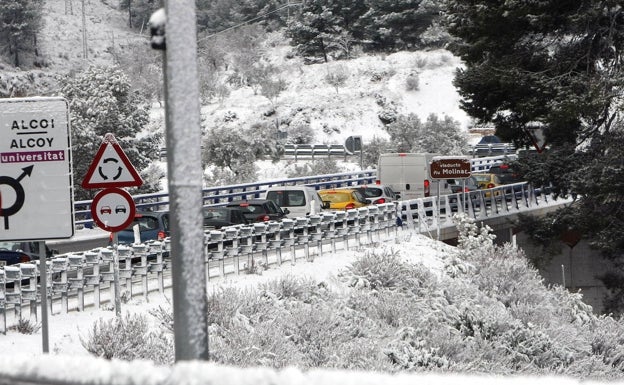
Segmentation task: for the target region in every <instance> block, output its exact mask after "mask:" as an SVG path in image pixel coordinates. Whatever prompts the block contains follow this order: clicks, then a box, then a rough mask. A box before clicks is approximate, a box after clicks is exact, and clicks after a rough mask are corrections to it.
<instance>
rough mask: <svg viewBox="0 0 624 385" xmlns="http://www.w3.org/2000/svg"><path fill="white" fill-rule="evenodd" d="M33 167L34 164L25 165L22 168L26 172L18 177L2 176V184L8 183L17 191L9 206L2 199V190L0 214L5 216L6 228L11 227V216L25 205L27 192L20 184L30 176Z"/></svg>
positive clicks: (0, 184)
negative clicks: (25, 192) (5, 205)
mask: <svg viewBox="0 0 624 385" xmlns="http://www.w3.org/2000/svg"><path fill="white" fill-rule="evenodd" d="M33 167H34V166H28V167H24V168H23V169H22V170H23V171H24V172H23V173H22V174H21V175H20V176H18V177H17V178H11V177H10V176H0V186H2V185H7V186H9V187H11V188H12V189H13V190H14V191H15V201H14V202H13V204H12V205H11V206H9V207H4V206H3V201H2V190H0V216H2V217H4V229H5V230H8V229H9V217H10V216H11V215H13V214H15V213H17V212H18V211H20V209H21V208H22V206H23V205H24V200H25V194H24V188H23V187H22V185H21V184H20V181H21V180H22V179H24V178H25V177H26V176H30V174H31V173H32V169H33Z"/></svg>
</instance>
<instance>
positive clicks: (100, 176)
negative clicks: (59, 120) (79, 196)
mask: <svg viewBox="0 0 624 385" xmlns="http://www.w3.org/2000/svg"><path fill="white" fill-rule="evenodd" d="M142 184H143V180H142V179H141V177H140V176H139V174H138V173H137V171H136V169H135V168H134V166H133V165H132V163H130V160H129V159H128V157H127V156H126V154H125V153H124V152H123V150H122V149H121V146H119V143H117V140H116V139H115V137H114V136H113V134H111V133H108V134H106V135H104V140H103V141H102V144H101V145H100V148H99V149H98V152H97V154H95V157H94V159H93V162H91V166H89V170H88V171H87V174H86V175H85V177H84V179H83V180H82V187H84V188H104V190H102V191H100V192H98V193H97V194H96V195H95V198H93V201H92V202H91V217H92V218H93V220H94V221H95V223H96V224H97V225H98V226H99V227H100V228H102V229H104V230H106V231H110V232H111V233H112V235H113V249H114V254H113V259H114V262H113V265H114V267H113V276H114V282H113V284H114V285H115V286H114V287H115V312H116V314H117V316H118V317H119V316H121V298H120V289H119V252H118V249H117V247H118V245H117V243H118V237H117V232H118V231H119V230H123V229H124V228H126V227H127V226H129V225H130V224H131V223H132V221H133V220H134V216H135V214H136V206H135V204H134V200H133V199H132V196H131V195H130V194H129V193H128V192H127V191H126V190H122V189H121V188H120V187H134V186H136V187H138V186H141V185H142Z"/></svg>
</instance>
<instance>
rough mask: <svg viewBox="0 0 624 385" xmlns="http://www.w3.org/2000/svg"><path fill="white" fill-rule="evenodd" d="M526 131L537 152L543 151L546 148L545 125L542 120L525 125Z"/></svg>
mask: <svg viewBox="0 0 624 385" xmlns="http://www.w3.org/2000/svg"><path fill="white" fill-rule="evenodd" d="M525 132H526V133H527V135H528V136H529V139H531V142H532V143H533V146H534V147H535V149H536V150H537V152H538V153H542V151H544V148H546V135H545V132H544V125H543V124H542V123H540V122H529V123H527V124H526V126H525Z"/></svg>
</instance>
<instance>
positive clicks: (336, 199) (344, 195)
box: [321, 191, 351, 203]
mask: <svg viewBox="0 0 624 385" xmlns="http://www.w3.org/2000/svg"><path fill="white" fill-rule="evenodd" d="M321 196H322V197H323V200H325V201H330V202H331V203H344V202H349V201H350V200H351V194H350V193H349V192H347V191H344V192H333V193H326V194H321Z"/></svg>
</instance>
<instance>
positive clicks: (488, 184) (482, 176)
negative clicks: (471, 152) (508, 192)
mask: <svg viewBox="0 0 624 385" xmlns="http://www.w3.org/2000/svg"><path fill="white" fill-rule="evenodd" d="M472 176H473V177H474V178H475V179H476V180H477V183H478V184H479V188H480V189H491V188H494V187H498V186H501V185H502V184H503V183H502V182H501V180H500V178H499V177H498V175H496V174H491V173H487V172H484V173H474V174H472ZM499 194H500V191H497V192H496V193H495V194H494V195H499ZM485 196H486V197H490V196H491V193H490V192H486V193H485Z"/></svg>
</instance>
